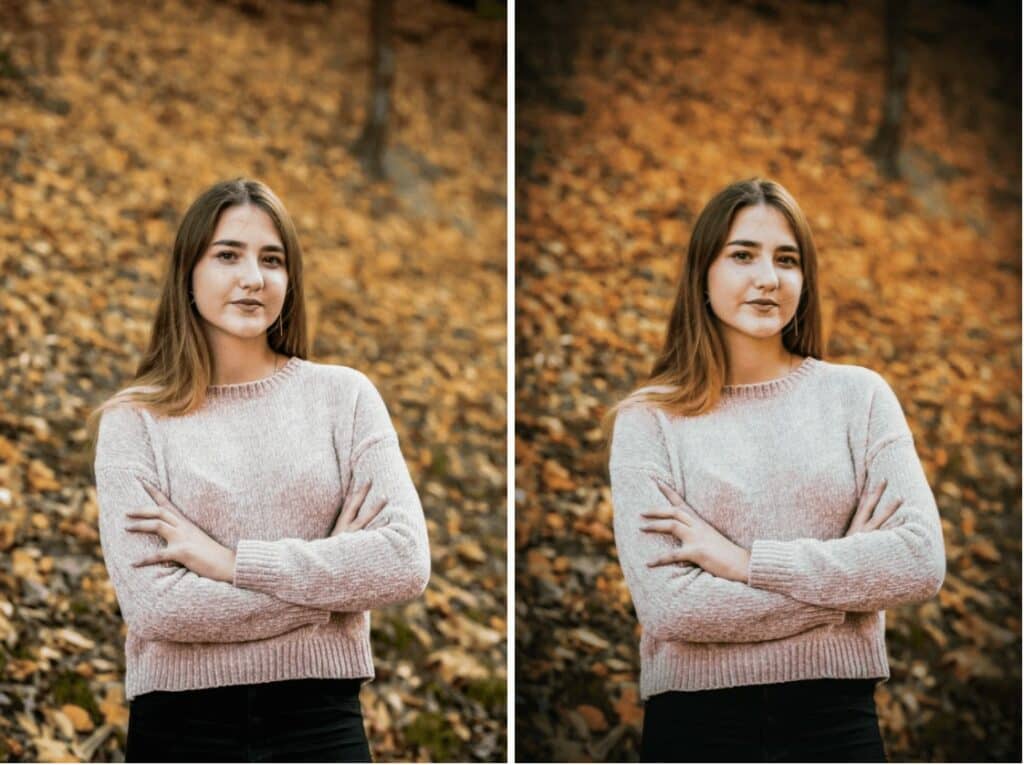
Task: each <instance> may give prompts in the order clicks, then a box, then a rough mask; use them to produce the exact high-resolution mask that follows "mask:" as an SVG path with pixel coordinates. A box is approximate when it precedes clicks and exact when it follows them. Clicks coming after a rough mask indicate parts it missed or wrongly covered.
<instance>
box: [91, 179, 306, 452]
mask: <svg viewBox="0 0 1024 765" xmlns="http://www.w3.org/2000/svg"><path fill="white" fill-rule="evenodd" d="M247 204H251V205H255V206H257V207H259V208H260V209H262V210H263V211H264V212H265V213H266V214H267V215H268V216H270V219H271V220H272V221H273V223H274V226H275V228H276V229H277V233H278V235H279V236H280V237H281V244H282V245H283V246H284V250H285V268H286V269H287V273H288V287H287V291H286V293H285V298H284V305H283V306H282V308H281V314H280V316H279V317H278V320H277V321H276V322H275V323H274V324H272V325H271V327H270V329H269V330H268V331H267V344H268V345H269V347H270V348H271V349H273V350H274V351H276V352H277V353H281V354H284V355H287V356H298V357H299V358H303V359H304V358H306V357H307V354H308V352H307V338H306V302H305V294H304V292H303V286H302V248H301V247H300V246H299V239H298V236H297V234H296V232H295V224H294V223H293V222H292V219H291V216H290V215H289V214H288V211H287V210H286V209H285V207H284V205H283V204H282V203H281V200H280V199H278V198H277V195H275V194H274V192H273V191H271V190H270V188H269V187H267V186H266V185H265V184H263V183H261V182H260V181H255V180H251V179H247V178H235V179H233V180H229V181H221V182H219V183H216V184H214V185H213V186H211V187H210V188H208V189H207V190H206V191H204V192H203V193H202V194H200V195H199V197H198V198H197V199H196V200H195V201H194V202H193V203H192V204H191V206H190V207H189V208H188V210H187V211H186V212H185V216H184V217H183V218H182V220H181V224H180V225H179V226H178V233H177V235H176V236H175V238H174V248H173V249H172V251H171V259H170V264H169V267H168V269H167V276H166V278H165V279H164V284H163V289H162V291H161V293H160V302H159V304H158V306H157V310H156V317H155V318H154V320H153V327H152V329H151V330H150V334H149V347H148V348H147V350H146V352H145V354H144V355H143V356H142V359H141V361H140V362H139V365H138V368H137V370H136V372H135V377H134V379H132V380H131V382H130V383H129V385H128V386H127V387H126V388H123V389H122V390H120V391H118V392H117V393H116V394H114V395H113V396H111V397H110V398H109V399H107V400H106V401H104V402H103V403H102V404H101V405H100V406H98V407H97V408H96V409H95V410H94V411H93V412H92V413H91V414H90V415H89V418H88V420H87V422H86V428H87V432H88V434H89V439H90V442H92V443H93V445H95V439H96V435H97V431H98V430H99V420H100V417H101V415H102V413H103V412H104V411H105V410H106V409H108V408H110V407H113V406H116V405H118V404H135V405H139V406H142V407H143V408H145V409H148V410H149V411H150V412H152V413H153V414H155V415H158V416H161V415H162V416H179V415H184V414H188V413H189V412H192V411H194V410H196V409H198V408H199V407H201V406H202V405H203V403H204V401H205V400H206V388H207V386H208V385H209V384H210V380H211V379H212V371H213V353H212V351H211V350H210V346H209V343H208V342H207V340H206V335H205V334H204V333H203V329H202V323H201V321H202V320H201V317H200V315H199V312H198V309H197V308H196V306H195V305H194V304H193V303H192V301H191V299H190V296H191V293H192V288H191V284H192V271H193V269H194V268H195V265H196V262H197V261H198V260H199V259H200V257H201V256H202V254H203V253H204V252H205V251H206V248H207V247H209V246H210V241H211V240H212V239H213V234H214V231H215V230H216V228H217V223H218V221H219V220H220V216H221V214H222V213H223V212H224V210H226V209H227V208H229V207H234V206H236V205H247Z"/></svg>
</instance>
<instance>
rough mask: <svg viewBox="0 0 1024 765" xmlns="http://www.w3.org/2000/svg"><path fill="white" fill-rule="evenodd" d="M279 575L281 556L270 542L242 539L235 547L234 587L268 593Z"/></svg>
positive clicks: (271, 591) (271, 592) (270, 592)
mask: <svg viewBox="0 0 1024 765" xmlns="http://www.w3.org/2000/svg"><path fill="white" fill-rule="evenodd" d="M280 576H281V557H280V555H279V554H278V552H277V550H276V548H275V547H274V545H273V543H271V542H263V541H260V540H258V539H242V540H239V542H238V547H236V548H235V581H234V584H235V587H244V588H245V589H247V590H258V591H260V592H266V593H268V594H270V595H273V594H274V588H275V585H276V584H277V582H278V581H279V579H280Z"/></svg>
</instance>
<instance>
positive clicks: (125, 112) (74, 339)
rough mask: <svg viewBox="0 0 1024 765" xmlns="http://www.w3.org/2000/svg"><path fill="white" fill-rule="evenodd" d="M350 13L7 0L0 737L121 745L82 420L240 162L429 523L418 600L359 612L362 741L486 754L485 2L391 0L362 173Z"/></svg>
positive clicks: (314, 346) (495, 318)
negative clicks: (379, 94) (371, 143)
mask: <svg viewBox="0 0 1024 765" xmlns="http://www.w3.org/2000/svg"><path fill="white" fill-rule="evenodd" d="M368 8H369V4H368V3H366V4H362V3H360V4H345V3H298V2H285V3H271V2H260V1H258V0H255V1H254V0H238V1H234V2H188V1H187V0H166V2H161V3H157V4H156V5H152V4H147V5H146V6H145V7H144V8H140V6H138V5H137V4H134V3H123V2H121V3H119V2H113V1H112V0H110V1H108V2H102V1H101V2H91V1H90V2H84V1H75V2H70V3H51V2H34V3H29V4H20V3H12V2H6V0H5V2H4V4H3V7H2V9H0V10H3V12H4V13H11V14H15V16H13V17H12V18H14V19H15V21H16V22H17V23H16V24H14V25H13V26H10V27H7V29H8V31H7V32H3V33H2V34H3V36H2V37H0V50H3V51H5V54H4V56H3V57H2V59H0V112H2V114H3V117H2V119H0V173H2V176H3V183H2V184H0V349H2V353H0V380H2V387H0V551H2V553H3V554H2V555H0V760H4V759H9V760H11V761H26V760H41V761H58V762H60V761H74V760H93V761H97V762H101V761H117V760H119V759H122V758H123V752H124V741H125V730H126V723H127V718H128V713H127V704H126V702H125V699H124V686H123V678H124V654H123V646H124V637H125V632H124V624H123V621H122V619H121V616H120V614H119V611H118V607H117V602H116V599H115V595H114V591H113V589H112V587H111V584H110V582H109V580H108V578H107V574H106V570H105V568H104V565H103V558H102V552H101V549H100V545H99V540H98V536H97V513H98V507H97V504H96V495H95V490H94V485H93V478H92V465H91V458H90V452H89V444H88V443H87V440H86V434H85V430H84V427H83V426H84V422H85V418H86V416H87V414H88V413H89V412H90V411H91V410H92V409H93V408H94V407H95V406H96V405H98V404H99V403H100V402H101V401H103V400H104V399H105V398H106V397H108V396H109V395H111V394H112V393H113V392H114V391H116V390H117V389H118V388H120V387H122V386H123V385H124V384H126V382H127V381H128V380H129V379H130V378H131V376H132V374H133V373H134V370H135V367H136V364H137V363H138V360H139V356H140V354H141V352H142V350H143V348H144V347H145V344H146V342H147V341H148V334H149V327H150V322H151V321H152V317H153V315H154V313H155V308H156V299H157V297H158V289H159V285H160V281H161V276H162V273H163V271H164V269H165V267H166V263H167V260H168V256H169V252H170V247H171V244H172V240H173V236H174V230H175V226H176V224H177V221H179V220H180V218H181V215H182V214H183V213H184V210H185V207H186V206H187V205H188V203H189V202H190V201H191V200H192V199H193V198H194V197H195V196H196V195H197V194H198V193H199V192H200V191H201V190H202V189H204V188H205V187H207V186H208V185H210V184H211V183H213V182H215V181H217V180H220V179H223V178H230V177H235V176H239V175H245V176H251V177H256V178H259V179H260V180H263V181H265V182H266V183H268V184H269V185H270V187H271V188H273V189H274V190H275V192H276V193H277V194H278V195H279V196H280V197H281V199H282V200H283V201H284V203H285V205H286V206H287V207H288V209H289V210H290V212H291V213H292V216H293V217H294V219H295V221H296V225H297V227H298V231H299V238H300V241H301V242H302V245H303V249H304V253H305V268H306V285H307V286H306V294H307V305H308V310H309V314H310V330H311V337H312V342H311V359H312V360H313V361H317V362H322V363H335V364H344V365H348V366H352V367H355V368H357V369H360V370H362V371H364V372H365V373H367V374H368V375H369V376H370V378H371V379H372V380H374V382H375V383H376V384H377V386H378V388H379V389H380V390H381V392H382V394H383V396H384V399H385V400H386V402H387V403H388V406H389V409H390V412H391V414H392V417H393V419H394V421H395V424H396V427H397V429H398V431H399V436H400V438H401V443H402V447H403V452H404V453H405V456H406V459H407V461H408V462H409V466H410V470H411V472H412V475H413V480H414V481H415V483H416V485H417V487H418V488H419V490H420V494H421V497H422V500H423V505H424V511H425V513H426V516H427V520H428V528H429V533H430V540H431V554H432V563H433V571H432V578H431V581H430V584H429V586H428V588H427V591H426V593H425V596H424V597H423V598H421V599H419V600H417V601H415V602H413V603H409V604H407V605H405V606H401V607H393V608H389V609H385V610H382V611H380V612H376V613H375V614H374V616H373V646H374V653H375V657H376V667H377V677H376V680H375V681H374V682H373V683H371V684H369V685H367V686H364V689H363V691H362V696H361V698H362V702H363V708H364V714H365V717H366V723H367V729H368V732H369V736H370V741H371V745H372V748H373V751H374V755H375V757H376V758H377V759H378V760H382V761H391V760H398V761H408V760H449V761H452V760H461V761H490V760H499V761H500V760H503V759H504V758H505V756H506V732H505V716H506V711H505V710H506V680H507V678H506V668H505V667H506V631H507V624H506V582H505V580H506V562H505V561H506V554H505V553H506V543H505V537H506V515H505V510H504V508H505V505H506V498H505V497H506V495H505V491H506V475H505V473H506V471H505V464H506V462H505V460H506V456H505V454H506V395H505V387H506V371H505V370H506V363H505V359H506V350H505V349H506V331H505V329H506V328H505V322H506V314H505V294H506V293H505V289H506V286H505V285H506V279H505V272H506V211H505V210H506V198H505V193H506V174H505V163H506V160H505V154H506V140H505V135H506V109H505V92H506V91H505V53H504V51H505V48H504V44H505V23H506V22H505V19H504V18H488V17H486V16H483V15H479V14H474V13H470V12H467V11H465V10H462V9H460V8H457V7H454V6H452V5H450V4H447V3H442V2H426V3H411V4H402V5H401V6H400V9H399V15H398V17H397V18H396V21H395V26H396V29H395V34H396V42H395V48H396V56H397V58H396V71H397V74H396V79H395V88H394V111H393V121H392V130H391V135H390V150H389V154H388V156H387V159H386V166H387V169H388V171H389V173H390V175H391V180H390V181H388V182H370V181H369V180H367V178H366V176H365V174H364V173H363V170H362V169H361V166H360V164H359V162H357V161H356V160H355V159H354V158H353V156H352V155H351V154H350V152H349V150H348V147H349V146H351V145H352V144H353V142H354V141H355V139H356V137H357V136H358V134H359V130H360V127H361V124H362V118H363V113H364V105H365V102H366V88H367V82H368V69H369V62H370V47H369V13H368ZM15 30H16V31H15Z"/></svg>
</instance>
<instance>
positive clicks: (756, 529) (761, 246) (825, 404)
mask: <svg viewBox="0 0 1024 765" xmlns="http://www.w3.org/2000/svg"><path fill="white" fill-rule="evenodd" d="M821 356H822V339H821V316H820V310H819V303H818V282H817V255H816V251H815V247H814V242H813V240H812V238H811V233H810V230H809V228H808V225H807V222H806V220H805V218H804V216H803V214H802V213H801V211H800V208H799V207H798V206H797V204H796V202H795V201H794V200H793V198H792V197H791V196H790V195H789V193H788V192H786V190H785V189H783V188H782V187H781V186H779V185H778V184H777V183H773V182H771V181H767V180H761V179H753V180H747V181H742V182H738V183H735V184H733V185H731V186H729V187H727V188H725V189H724V190H722V191H721V192H719V193H718V194H717V195H716V196H715V197H714V198H713V199H712V200H711V201H710V202H709V203H708V205H707V207H706V208H705V209H704V210H703V212H702V213H701V214H700V216H699V218H698V219H697V222H696V224H695V226H694V230H693V235H692V238H691V240H690V244H689V249H688V253H687V259H686V264H685V267H684V269H683V273H682V277H681V280H680V283H679V289H678V293H677V295H676V298H675V304H674V306H673V309H672V315H671V318H670V319H669V322H668V329H667V333H666V340H665V345H664V348H663V350H662V352H661V355H660V356H659V357H658V359H657V361H656V362H655V364H654V368H653V372H652V374H651V378H650V380H649V383H648V385H646V386H645V387H643V388H641V389H639V390H638V391H636V392H635V393H634V394H633V395H631V396H630V397H629V398H627V399H626V401H624V402H623V403H622V404H621V405H620V406H619V407H618V411H617V416H616V415H615V413H613V416H615V423H614V433H613V436H612V446H611V460H610V472H611V483H612V501H613V506H614V525H615V540H616V547H617V550H618V554H619V559H620V562H621V564H622V569H623V573H624V575H625V578H626V584H627V586H628V587H629V590H630V593H631V595H632V598H633V603H634V606H635V608H636V612H637V616H638V618H639V620H640V623H641V625H642V627H643V634H642V637H641V640H640V665H641V674H640V687H641V696H642V697H643V698H644V699H645V700H646V705H645V720H644V728H643V737H642V744H641V749H642V751H641V758H642V759H643V760H645V761H708V760H712V761H718V760H734V761H740V762H742V761H763V760H783V761H785V760H789V761H793V760H808V759H810V760H819V761H824V762H828V761H840V760H847V759H852V760H859V761H885V752H884V748H883V745H882V741H881V737H880V735H879V729H878V721H877V714H876V710H875V705H874V697H873V695H874V687H875V684H876V683H877V682H878V681H880V680H885V679H887V678H888V676H889V666H888V661H887V658H886V650H885V620H884V611H883V609H885V608H889V607H893V606H897V605H900V604H903V603H913V602H917V601H921V600H926V599H928V598H931V597H933V596H934V595H935V594H936V593H937V592H938V590H939V588H940V587H941V585H942V580H943V577H944V576H945V553H944V548H943V540H942V531H941V526H940V524H939V516H938V511H937V509H936V506H935V500H934V497H933V495H932V493H931V490H930V489H929V487H928V484H927V481H926V479H925V475H924V472H923V470H922V468H921V463H920V461H919V459H918V456H917V453H916V451H915V449H914V442H913V436H912V434H911V431H910V429H909V427H908V426H907V422H906V419H905V417H904V415H903V412H902V410H901V408H900V405H899V403H898V401H897V399H896V397H895V395H894V394H893V392H892V390H891V389H890V387H889V386H888V385H887V384H886V382H885V381H884V380H883V378H882V377H881V376H880V375H878V374H877V373H875V372H873V371H871V370H868V369H865V368H863V367H858V366H850V365H840V364H832V363H828V362H825V361H823V360H822V359H821Z"/></svg>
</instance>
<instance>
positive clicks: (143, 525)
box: [125, 521, 171, 536]
mask: <svg viewBox="0 0 1024 765" xmlns="http://www.w3.org/2000/svg"><path fill="white" fill-rule="evenodd" d="M170 528H171V527H170V526H168V525H167V524H166V523H164V522H163V521H138V522H136V523H129V524H128V525H127V526H125V529H126V530H127V531H143V532H146V533H147V534H159V535H160V536H164V535H165V534H167V533H168V532H169V531H170Z"/></svg>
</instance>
